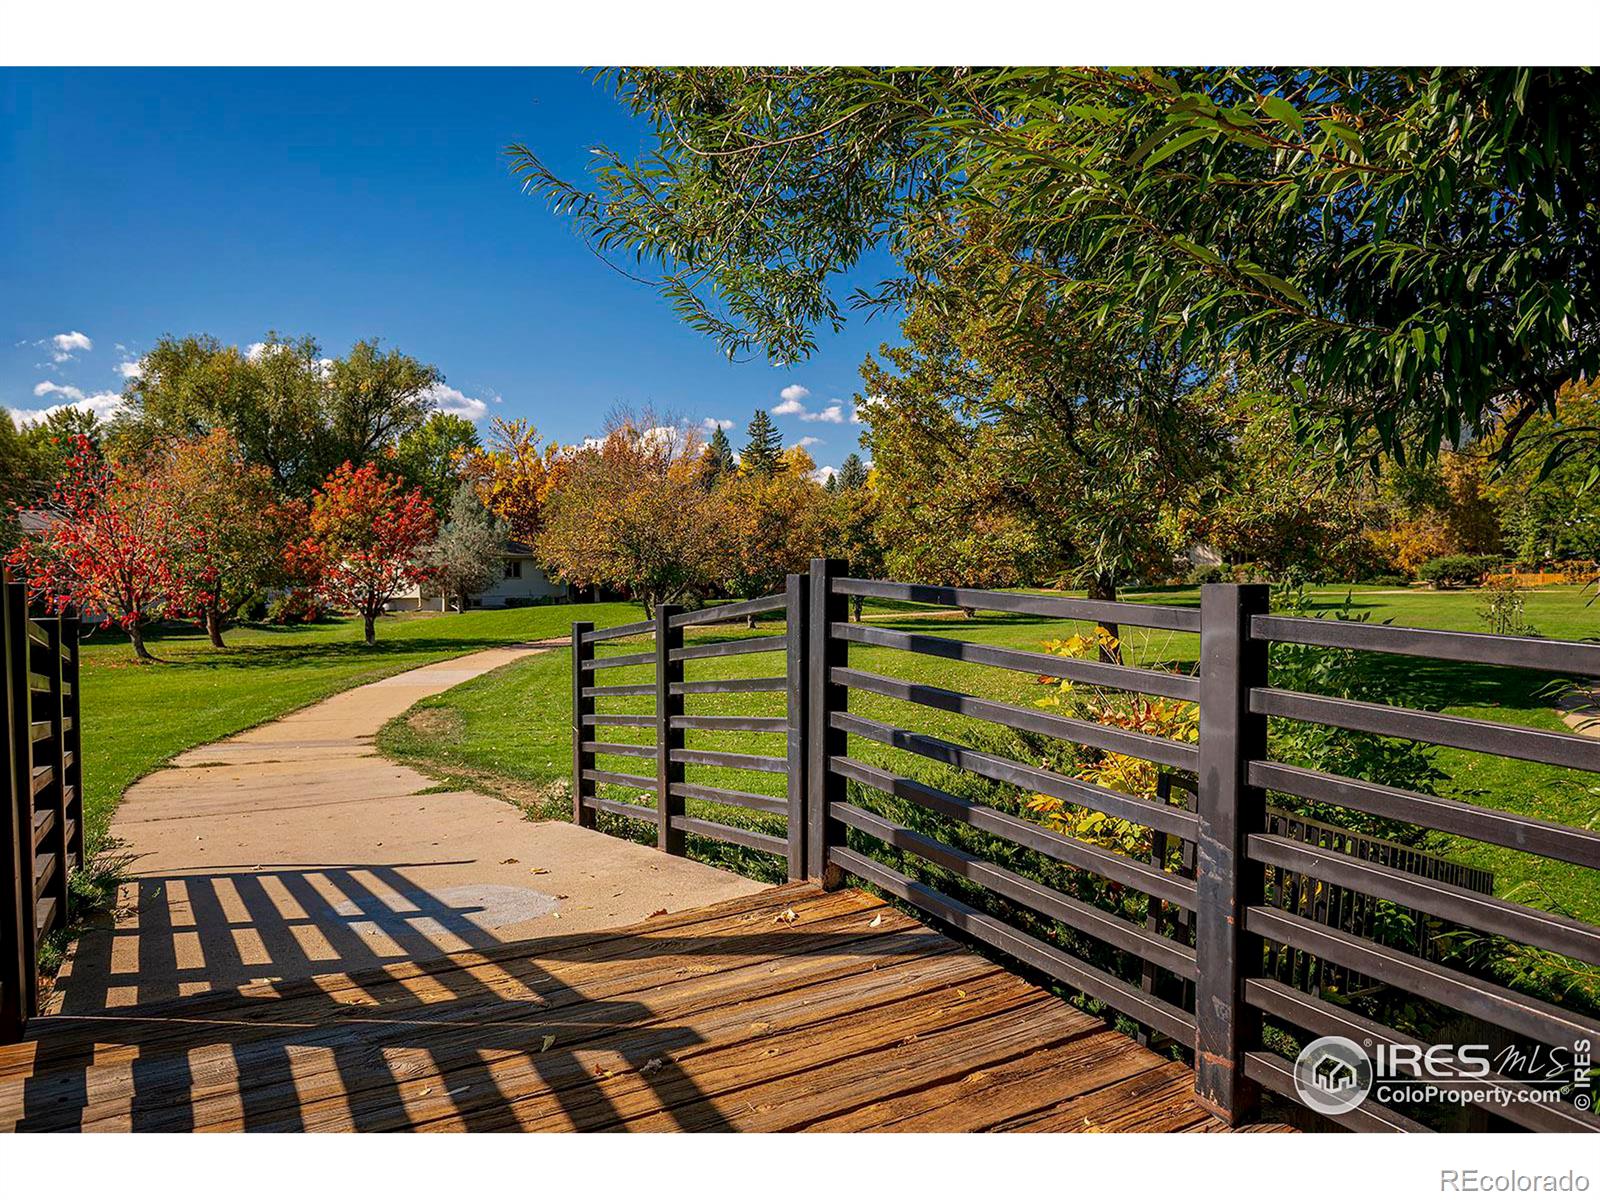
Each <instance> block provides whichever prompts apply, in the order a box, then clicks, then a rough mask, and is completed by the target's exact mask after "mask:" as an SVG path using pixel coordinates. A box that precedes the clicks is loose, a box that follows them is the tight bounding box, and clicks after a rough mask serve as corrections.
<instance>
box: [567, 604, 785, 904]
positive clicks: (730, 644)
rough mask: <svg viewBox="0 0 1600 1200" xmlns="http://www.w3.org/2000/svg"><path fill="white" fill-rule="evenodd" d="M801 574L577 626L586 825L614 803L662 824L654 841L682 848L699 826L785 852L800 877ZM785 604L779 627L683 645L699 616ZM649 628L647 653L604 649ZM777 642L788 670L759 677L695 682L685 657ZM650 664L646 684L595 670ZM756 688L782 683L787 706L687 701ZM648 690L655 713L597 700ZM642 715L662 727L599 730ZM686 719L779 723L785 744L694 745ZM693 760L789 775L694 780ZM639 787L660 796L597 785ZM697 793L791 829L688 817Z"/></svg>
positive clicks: (614, 810)
mask: <svg viewBox="0 0 1600 1200" xmlns="http://www.w3.org/2000/svg"><path fill="white" fill-rule="evenodd" d="M801 579H802V577H801V576H799V575H791V576H790V577H789V580H788V590H787V591H785V592H784V593H783V594H781V595H774V596H763V597H761V598H759V599H756V600H746V601H743V602H741V603H738V604H727V605H719V606H717V607H714V608H707V609H702V610H699V611H695V612H685V611H683V610H682V609H680V608H678V607H676V606H674V605H670V604H660V605H657V606H656V611H655V616H654V618H653V619H652V620H649V621H639V622H636V623H634V624H632V625H618V626H615V627H613V628H610V629H599V630H597V629H594V628H593V627H592V626H591V625H589V624H587V623H582V622H580V623H576V624H574V625H573V627H572V661H573V675H572V802H573V818H574V819H575V820H576V821H577V822H578V824H580V825H586V826H593V825H594V823H595V817H596V814H598V813H610V814H611V815H612V816H616V817H622V818H625V819H627V820H630V821H640V822H644V823H646V824H651V825H654V826H655V830H656V845H657V846H658V847H659V848H660V849H662V850H664V851H666V852H667V853H668V854H682V853H683V851H684V839H685V837H686V836H687V835H690V834H694V835H697V836H700V837H707V838H712V839H715V840H717V841H721V842H729V843H732V844H734V845H738V846H743V847H745V848H747V849H751V850H760V851H764V852H766V853H768V854H773V855H776V856H778V857H780V858H782V859H784V860H785V862H786V864H787V866H788V873H789V878H790V879H800V878H803V877H804V862H803V859H802V846H803V842H802V829H803V826H804V814H803V807H802V806H803V803H804V795H803V778H804V775H803V771H804V763H803V761H802V759H801V747H802V743H803V737H804V721H805V711H804V705H803V703H802V700H801V697H802V696H803V695H804V692H803V682H802V674H803V670H804V663H805V639H804V630H805V626H806V620H805V596H804V593H803V592H802V590H801ZM772 614H777V615H778V616H780V617H782V618H783V620H784V622H785V631H784V633H782V634H778V635H775V636H770V635H769V636H767V637H756V638H733V639H726V640H719V641H713V642H709V643H703V644H700V645H696V646H686V645H685V644H684V633H685V631H686V630H688V629H689V628H691V627H697V626H706V625H717V624H724V623H727V622H730V621H741V620H747V619H749V618H753V617H761V616H770V615H772ZM642 637H648V638H650V639H651V640H652V641H653V643H654V645H653V647H652V648H651V649H650V650H648V651H644V652H635V653H629V654H618V655H610V656H602V655H601V654H600V647H601V646H602V645H603V644H604V643H606V642H609V641H615V640H618V639H622V638H633V639H638V638H642ZM774 650H782V651H784V652H785V653H786V655H787V658H786V661H785V671H784V674H783V675H779V676H768V677H762V678H734V679H708V680H696V681H693V682H690V681H687V680H686V679H685V678H684V676H685V670H684V664H685V663H687V662H690V661H694V660H700V659H716V660H718V661H721V660H723V659H725V658H728V657H731V656H734V655H744V654H761V653H767V652H771V651H774ZM640 666H650V667H653V668H654V673H655V678H654V679H653V680H652V681H651V682H650V683H638V684H606V683H598V682H597V681H596V673H597V672H600V671H609V670H614V669H616V668H619V667H640ZM756 692H772V693H779V694H781V695H783V696H785V697H786V701H787V703H786V706H785V714H784V715H783V716H781V717H748V716H718V715H714V714H702V713H697V712H691V711H689V710H690V708H691V707H692V706H693V705H694V702H695V701H696V700H697V699H698V698H702V697H707V696H723V695H732V694H746V695H748V694H751V693H756ZM623 696H648V697H650V698H651V699H652V702H653V703H652V705H651V708H652V711H651V712H650V713H648V714H639V713H612V712H601V711H599V707H600V705H601V704H603V703H604V702H605V701H606V700H607V699H608V698H610V697H623ZM608 726H611V727H617V726H635V727H642V728H647V729H651V730H653V731H654V741H653V743H651V744H649V745H643V744H637V743H631V742H610V741H606V740H605V739H604V737H603V730H604V729H605V728H606V727H608ZM689 730H711V731H723V732H726V731H730V730H732V731H743V732H753V733H781V734H784V735H785V740H786V746H787V749H786V751H785V754H784V756H783V757H781V758H780V757H777V756H774V755H758V754H731V753H726V752H722V751H716V750H702V749H689V748H688V747H687V746H686V745H685V742H686V741H687V738H686V736H685V735H686V733H687V732H688V731H689ZM601 755H613V756H621V757H628V758H641V759H647V760H649V761H650V762H651V763H652V764H653V766H654V768H655V769H654V771H653V772H652V773H651V774H649V775H636V774H633V773H632V772H623V771H605V770H599V769H597V768H596V766H595V760H596V757H597V756H601ZM689 766H707V767H728V768H733V769H736V770H742V771H753V772H760V773H762V774H765V775H769V776H775V777H777V778H778V779H781V780H782V781H783V794H782V795H778V796H775V795H770V794H767V793H762V792H749V791H737V790H734V789H731V788H720V787H710V786H707V785H703V784H697V783H690V782H687V781H686V779H685V775H686V771H685V768H687V767H689ZM602 786H604V787H606V788H607V789H608V790H611V791H619V790H620V791H621V792H622V793H623V794H624V795H627V796H631V797H635V798H636V797H638V796H639V795H642V794H646V793H649V794H653V795H654V797H655V803H654V805H653V806H651V807H648V808H647V807H645V806H644V805H641V804H639V803H637V802H636V799H615V798H612V797H609V796H601V795H599V794H598V789H599V788H600V787H602ZM690 800H704V801H709V802H712V803H715V804H723V805H729V806H732V807H735V808H743V809H749V810H752V811H756V812H763V813H771V814H775V815H778V816H782V817H784V818H785V829H786V832H785V836H784V837H775V836H773V835H772V834H767V833H761V832H759V831H757V830H753V829H743V828H740V827H738V826H734V825H728V824H725V823H723V822H719V821H710V820H705V819H702V818H697V817H691V816H689V815H688V813H687V811H686V803H687V801H690Z"/></svg>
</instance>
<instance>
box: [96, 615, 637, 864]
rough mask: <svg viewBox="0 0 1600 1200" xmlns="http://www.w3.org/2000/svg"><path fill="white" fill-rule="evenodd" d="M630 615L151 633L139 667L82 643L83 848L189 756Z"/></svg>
mask: <svg viewBox="0 0 1600 1200" xmlns="http://www.w3.org/2000/svg"><path fill="white" fill-rule="evenodd" d="M637 613H638V608H637V607H636V606H634V605H627V604H587V605H559V606H557V605H551V606H543V607H532V608H516V609H499V610H493V611H479V612H467V613H459V614H458V613H449V614H434V613H416V614H405V615H397V616H394V617H387V618H384V619H383V620H382V621H380V622H379V626H378V644H377V645H376V646H371V647H369V646H366V645H364V644H363V643H362V637H361V622H360V621H359V620H341V621H328V622H322V623H318V624H315V625H300V626H289V627H280V626H270V625H263V626H245V627H241V628H237V629H233V630H230V631H228V633H227V635H226V637H227V641H228V648H227V649H226V650H217V649H214V648H213V647H212V646H211V644H210V643H209V642H208V641H207V640H206V638H205V636H204V635H203V634H201V633H199V632H193V633H189V632H179V631H168V632H165V633H159V632H158V633H153V634H152V635H151V636H150V637H149V638H148V642H149V645H150V649H151V651H152V653H154V654H156V655H157V656H158V657H159V658H160V659H161V661H160V662H157V663H153V664H140V663H136V662H135V661H134V659H133V657H132V654H131V652H130V651H129V649H128V643H127V639H126V638H125V637H123V636H122V635H121V634H120V633H118V632H116V631H114V630H113V631H106V632H100V633H96V634H94V635H93V636H92V637H89V638H88V639H86V640H85V641H84V643H83V651H82V704H83V751H84V769H83V779H84V815H85V830H84V832H85V839H86V848H87V849H88V850H89V851H90V852H91V853H92V852H93V851H95V850H96V849H98V848H99V847H100V846H102V845H103V844H104V841H105V835H106V828H107V825H108V823H109V822H110V819H111V814H112V813H113V811H114V810H115V808H116V805H117V802H118V800H120V798H121V796H122V793H123V791H124V790H125V789H126V788H127V787H128V785H129V784H131V783H133V782H134V780H136V779H138V778H139V777H140V776H141V775H144V774H146V773H147V772H149V771H151V770H154V769H155V768H156V767H159V766H161V765H162V764H163V763H165V762H166V761H167V760H169V759H170V758H172V757H173V756H174V755H176V754H179V753H181V752H182V751H184V750H187V749H190V748H191V747H194V746H198V745H203V744H205V743H206V742H210V741H215V740H216V739H218V738H224V737H228V736H230V735H232V734H235V733H238V732H240V731H241V730H244V729H248V728H250V727H251V726H253V725H259V724H261V723H262V722H263V721H268V720H272V719H273V718H275V717H280V716H283V715H284V714H285V713H288V712H291V711H293V710H294V709H297V708H303V707H304V706H306V705H308V704H311V703H314V702H316V701H318V700H321V699H324V698H326V697H328V696H331V695H333V694H334V693H336V692H340V691H344V690H345V689H347V688H351V687H356V686H358V685H360V684H363V683H369V682H371V681H372V680H375V679H380V678H383V677H384V676H386V675H393V674H395V673H397V672H400V671H405V670H409V669H411V668H412V667H418V666H422V665H424V664H427V663H431V662H437V661H439V660H441V659H445V658H451V657H454V656H456V655H460V654H465V653H469V652H471V651H473V650H482V649H487V648H489V647H492V646H504V645H512V644H515V643H518V642H525V641H538V640H542V639H546V638H552V637H561V636H564V635H566V634H567V633H568V632H569V630H570V627H571V623H572V622H573V621H574V620H593V621H596V622H597V623H601V624H613V623H617V622H621V621H627V620H632V619H635V618H636V616H637Z"/></svg>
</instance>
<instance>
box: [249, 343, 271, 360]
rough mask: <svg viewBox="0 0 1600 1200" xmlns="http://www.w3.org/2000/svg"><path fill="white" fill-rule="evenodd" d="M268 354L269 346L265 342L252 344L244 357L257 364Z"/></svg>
mask: <svg viewBox="0 0 1600 1200" xmlns="http://www.w3.org/2000/svg"><path fill="white" fill-rule="evenodd" d="M266 352H267V344H266V343H265V342H251V343H250V344H249V345H248V346H246V347H245V348H244V356H245V357H246V358H248V359H249V360H250V361H251V362H255V361H256V360H257V359H259V358H260V357H261V356H262V355H263V354H265V353H266Z"/></svg>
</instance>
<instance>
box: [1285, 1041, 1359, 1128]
mask: <svg viewBox="0 0 1600 1200" xmlns="http://www.w3.org/2000/svg"><path fill="white" fill-rule="evenodd" d="M1294 1089H1295V1091H1297V1092H1298V1093H1300V1100H1301V1102H1302V1103H1303V1104H1304V1105H1305V1106H1306V1107H1307V1108H1309V1109H1311V1110H1312V1111H1313V1112H1319V1113H1322V1114H1323V1115H1324V1116H1329V1117H1337V1116H1339V1115H1340V1114H1341V1113H1347V1112H1350V1111H1351V1110H1352V1109H1354V1108H1358V1107H1360V1105H1361V1102H1362V1101H1363V1100H1365V1099H1366V1098H1367V1093H1368V1092H1370V1091H1371V1090H1372V1060H1371V1059H1370V1058H1368V1057H1367V1052H1366V1051H1365V1050H1363V1049H1362V1048H1361V1047H1360V1046H1358V1045H1356V1044H1355V1043H1354V1042H1352V1041H1351V1040H1350V1039H1349V1038H1346V1037H1324V1038H1318V1039H1317V1040H1316V1041H1314V1042H1312V1043H1311V1044H1310V1045H1308V1046H1307V1047H1306V1048H1305V1049H1304V1050H1302V1051H1300V1057H1299V1058H1297V1059H1295V1063H1294Z"/></svg>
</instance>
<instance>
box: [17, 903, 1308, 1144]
mask: <svg viewBox="0 0 1600 1200" xmlns="http://www.w3.org/2000/svg"><path fill="white" fill-rule="evenodd" d="M28 1032H29V1035H30V1040H28V1041H26V1042H22V1043H20V1044H17V1045H13V1046H5V1047H0V1128H4V1129H22V1130H129V1129H132V1130H239V1129H246V1130H408V1129H409V1130H506V1129H511V1130H515V1129H524V1130H572V1129H584V1130H590V1129H630V1130H675V1129H685V1130H801V1129H819V1130H880V1129H894V1130H939V1131H967V1130H989V1129H1013V1130H1059V1131H1083V1130H1144V1131H1179V1130H1189V1131H1211V1130H1218V1129H1220V1128H1221V1126H1220V1125H1219V1124H1218V1123H1217V1122H1216V1121H1215V1120H1213V1119H1212V1118H1210V1117H1208V1115H1207V1114H1206V1113H1205V1111H1204V1110H1203V1109H1201V1108H1200V1106H1199V1105H1198V1104H1197V1103H1196V1102H1195V1100H1194V1098H1193V1095H1192V1092H1191V1074H1190V1071H1189V1069H1188V1068H1186V1067H1185V1066H1184V1065H1183V1064H1181V1063H1175V1062H1172V1061H1169V1060H1167V1059H1164V1058H1162V1057H1160V1056H1159V1055H1156V1054H1154V1053H1152V1052H1150V1051H1149V1050H1147V1049H1144V1048H1143V1047H1141V1046H1139V1045H1138V1044H1137V1043H1136V1042H1134V1041H1132V1040H1130V1039H1128V1038H1126V1037H1124V1036H1122V1035H1121V1034H1119V1033H1116V1032H1115V1031H1113V1030H1111V1029H1108V1028H1107V1027H1106V1026H1105V1025H1104V1024H1102V1023H1101V1022H1099V1021H1097V1020H1095V1019H1094V1018H1092V1017H1090V1016H1088V1015H1087V1014H1085V1013H1083V1012H1082V1011H1080V1010H1078V1009H1076V1008H1074V1007H1072V1006H1071V1005H1069V1004H1067V1003H1065V1002H1063V1001H1061V1000H1059V999H1057V998H1055V997H1053V996H1051V995H1050V994H1048V993H1047V992H1045V991H1043V990H1042V989H1040V988H1038V987H1036V986H1034V985H1032V984H1030V983H1028V982H1026V981H1024V980H1022V979H1020V978H1018V977H1017V976H1015V975H1012V974H1010V973H1008V972H1007V971H1005V970H1003V969H1002V968H1000V967H997V966H995V965H994V964H993V963H990V962H988V961H986V960H985V959H983V958H981V957H979V956H978V955H976V954H973V953H971V952H969V951H967V950H965V949H963V948H961V947H960V946H958V945H956V944H955V943H954V942H952V941H950V940H949V939H948V938H946V937H944V936H943V935H941V934H939V933H936V932H934V931H933V930H931V929H928V928H927V927H925V926H923V925H921V924H919V923H917V922H916V921H914V920H912V919H911V918H909V917H907V916H905V915H903V914H901V913H899V912H897V911H896V910H895V909H893V908H891V907H889V906H887V905H885V904H884V903H883V902H882V901H880V900H878V899H876V898H874V897H872V896H869V895H866V894H864V893H861V892H856V891H841V892H834V893H823V892H821V891H818V890H816V889H814V888H811V887H809V886H806V885H791V886H789V887H784V888H775V889H773V890H771V891H768V892H764V893H761V894H759V895H756V896H753V897H747V898H743V899H738V900H731V901H727V902H725V903H721V904H717V905H713V906H711V907H707V908H701V909H696V910H693V911H690V912H684V913H677V914H673V915H671V916H662V917H658V918H656V919H654V920H652V921H649V922H646V923H645V924H642V925H637V926H633V927H630V928H627V929H619V930H614V931H611V932H608V933H602V934H585V935H581V936H575V937H571V938H560V937H556V938H543V939H539V940H537V941H529V942H521V943H511V944H507V945H505V946H502V947H497V948H495V949H493V950H489V951H473V952H463V953H458V954H454V955H451V956H448V957H445V958H441V959H438V960H436V961H432V962H427V963H406V964H402V965H399V966H388V967H382V968H374V969H371V970H366V971H361V972H357V973H353V974H347V975H332V976H323V977H320V978H317V979H308V980H303V981H299V982H293V983H278V984H260V985H254V986H250V987H244V988H239V989H236V990H232V991H226V992H214V993H209V994H206V995H201V996H191V997H187V998H184V999H178V1000H171V1001H165V1002H161V1003H155V1004H145V1005H138V1006H135V1007H131V1008H127V1009H122V1010H118V1011H116V1012H112V1013H107V1014H105V1015H102V1016H70V1017H65V1016H63V1017H48V1018H41V1019H39V1020H37V1021H35V1022H33V1023H31V1024H30V1025H29V1029H28ZM1258 1128H1275V1129H1281V1128H1283V1126H1260V1127H1258Z"/></svg>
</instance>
